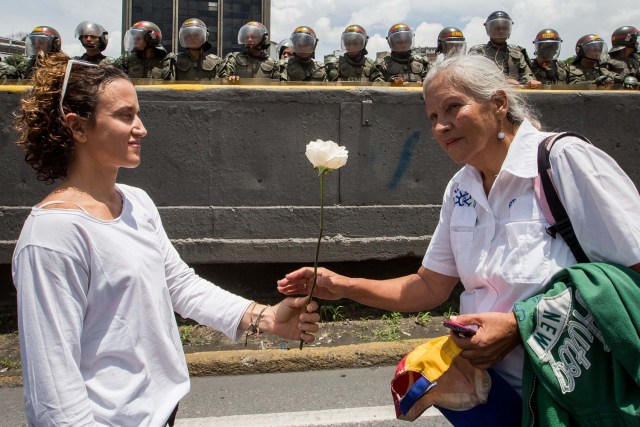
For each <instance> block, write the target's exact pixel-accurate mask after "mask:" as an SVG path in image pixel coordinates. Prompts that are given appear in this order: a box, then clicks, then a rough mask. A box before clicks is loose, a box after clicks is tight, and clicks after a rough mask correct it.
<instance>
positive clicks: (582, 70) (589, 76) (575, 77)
mask: <svg viewBox="0 0 640 427" xmlns="http://www.w3.org/2000/svg"><path fill="white" fill-rule="evenodd" d="M604 77H608V78H609V79H605V78H604ZM616 77H617V74H615V73H612V72H610V71H609V70H607V68H606V67H605V66H604V65H599V64H596V65H595V66H594V67H593V68H587V67H585V66H583V65H581V64H580V61H579V60H578V61H576V62H574V63H573V64H572V65H571V66H570V67H569V84H572V85H575V84H585V85H588V84H597V85H601V84H604V83H605V82H606V81H607V80H610V81H615V79H616Z"/></svg>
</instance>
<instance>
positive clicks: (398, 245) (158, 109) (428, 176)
mask: <svg viewBox="0 0 640 427" xmlns="http://www.w3.org/2000/svg"><path fill="white" fill-rule="evenodd" d="M185 88H189V89H194V87H191V86H188V87H183V88H182V89H183V90H178V89H177V86H170V87H169V86H162V87H155V86H150V87H139V88H138V95H139V98H140V104H141V108H142V113H141V117H142V120H143V122H144V124H145V126H146V127H147V130H148V132H149V134H148V136H147V138H146V139H145V140H144V146H143V162H142V165H141V166H140V167H138V168H137V169H135V170H123V171H122V172H121V175H120V181H121V182H124V183H128V184H132V185H136V186H140V187H142V188H144V189H145V190H146V191H147V192H148V193H149V194H150V195H151V197H152V198H153V199H154V200H155V202H156V204H157V205H158V206H159V207H160V211H161V214H162V218H163V221H164V225H165V228H166V229H167V232H168V234H169V236H170V237H171V239H172V240H173V241H174V243H175V245H176V247H177V248H178V250H179V252H180V253H181V255H182V256H183V258H184V259H185V260H186V261H187V262H189V263H194V264H211V263H226V264H234V263H280V262H282V263H284V262H290V263H298V262H300V263H309V262H312V261H313V257H314V255H315V242H316V239H317V234H318V225H319V209H318V204H319V182H318V178H317V177H316V174H315V172H314V170H313V168H312V166H311V164H310V163H309V162H308V160H307V159H306V157H305V155H304V151H305V145H306V144H307V143H308V142H309V141H310V140H314V139H317V138H320V139H331V140H334V141H336V142H338V143H339V144H340V145H344V146H346V147H347V149H348V150H349V161H348V163H347V165H346V166H345V167H344V168H342V169H340V170H338V171H336V172H334V173H333V174H331V175H329V176H327V177H326V179H325V183H326V184H325V185H326V187H325V188H326V193H325V203H326V206H327V209H326V211H325V236H326V237H325V241H324V242H323V246H322V249H321V254H320V259H321V261H322V262H331V261H343V260H344V261H364V260H374V259H378V260H383V259H384V260H390V259H395V258H403V257H420V256H422V254H423V253H424V251H425V249H426V247H427V245H428V240H429V236H430V235H431V234H432V232H433V230H434V227H435V225H436V223H437V219H438V212H439V205H440V203H441V201H442V194H443V191H444V188H445V186H446V183H447V182H448V180H449V178H450V177H451V176H452V175H453V173H454V172H455V171H456V170H457V169H458V168H459V166H457V165H454V164H452V163H451V162H450V161H449V159H448V157H447V156H446V155H445V154H444V153H443V152H442V150H441V149H440V148H439V147H438V146H437V145H436V143H435V142H434V141H433V139H432V137H431V135H430V125H429V123H428V121H427V120H426V119H425V115H424V106H423V100H422V92H421V90H420V89H419V88H390V87H352V88H347V87H312V86H289V87H279V86H273V87H268V86H264V87H250V86H210V87H205V88H198V89H197V90H184V89H185ZM2 89H3V88H2V87H0V182H2V191H1V192H0V264H6V263H9V262H10V259H11V253H12V251H13V246H14V244H15V240H16V238H17V236H18V234H19V232H20V228H21V226H22V222H23V221H24V218H25V216H26V215H27V213H28V209H29V208H28V207H29V206H31V205H33V204H34V203H36V202H37V201H38V200H39V199H40V198H42V197H43V196H44V195H45V194H46V193H47V192H48V191H50V190H51V188H52V187H51V186H48V185H45V184H43V183H40V182H37V181H36V179H35V174H34V171H32V170H31V169H30V168H29V167H28V166H27V165H26V164H25V162H24V160H23V154H22V152H21V151H20V149H19V148H18V147H17V146H15V144H14V143H13V141H14V139H15V135H14V133H13V131H12V130H11V129H10V127H11V121H12V112H13V111H14V110H15V108H16V107H17V105H18V102H19V98H20V96H21V93H20V91H19V90H14V91H11V90H10V89H8V88H7V89H6V90H5V91H2ZM527 96H528V98H529V99H530V101H531V102H532V103H533V104H534V105H535V106H536V107H537V108H538V110H539V111H540V112H541V115H542V119H543V123H544V124H545V126H546V128H547V129H548V130H573V131H577V132H580V133H583V134H584V135H586V136H587V137H589V138H590V139H591V140H592V142H593V143H594V144H596V145H598V146H600V147H601V148H602V149H604V150H605V151H606V152H608V153H609V154H610V155H612V156H613V157H614V158H615V159H616V160H617V161H618V162H619V163H620V164H621V166H622V167H623V168H624V169H625V170H626V171H627V173H629V175H630V176H631V177H632V179H633V180H634V182H636V184H638V183H640V170H639V168H638V167H637V165H638V164H639V161H640V122H639V121H638V116H639V113H640V93H638V92H635V93H629V92H613V91H585V92H563V91H553V92H551V91H529V92H527Z"/></svg>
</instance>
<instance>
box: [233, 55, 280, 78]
mask: <svg viewBox="0 0 640 427" xmlns="http://www.w3.org/2000/svg"><path fill="white" fill-rule="evenodd" d="M229 76H238V77H240V78H241V79H250V78H255V79H279V78H280V68H279V67H278V63H277V62H276V61H275V60H273V59H271V58H269V56H268V55H266V54H265V55H264V56H262V57H260V58H258V57H255V56H253V55H249V54H248V53H246V52H231V53H230V54H228V55H227V57H226V58H225V62H224V70H223V71H222V77H229Z"/></svg>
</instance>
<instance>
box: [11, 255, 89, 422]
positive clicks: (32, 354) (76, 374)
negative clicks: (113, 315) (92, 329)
mask: <svg viewBox="0 0 640 427" xmlns="http://www.w3.org/2000/svg"><path fill="white" fill-rule="evenodd" d="M13 281H14V283H15V284H16V288H17V291H18V299H19V302H18V309H19V311H20V312H19V313H18V318H19V319H20V325H19V334H20V353H21V355H22V375H23V378H24V396H25V415H26V416H27V419H28V420H29V423H30V425H38V426H49V425H51V426H53V425H73V426H84V425H94V420H93V413H92V410H91V405H90V402H89V398H88V395H87V389H86V387H85V381H84V379H83V377H82V374H81V373H80V352H81V345H80V342H81V335H82V328H83V319H84V315H85V311H86V307H87V298H86V295H87V291H88V283H89V278H88V276H87V272H86V271H85V270H84V269H83V268H82V267H81V265H80V264H79V263H78V262H76V261H75V260H74V259H73V258H72V257H70V256H68V255H66V254H64V253H62V252H58V251H54V250H51V249H47V248H43V247H40V246H35V245H28V246H26V247H24V248H22V249H21V250H20V252H19V253H17V254H16V255H15V257H14V260H13ZM27 356H28V357H27Z"/></svg>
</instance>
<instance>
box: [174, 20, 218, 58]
mask: <svg viewBox="0 0 640 427" xmlns="http://www.w3.org/2000/svg"><path fill="white" fill-rule="evenodd" d="M208 39H209V31H207V26H206V25H205V23H204V22H202V21H201V20H199V19H197V18H191V19H187V20H186V21H184V22H183V23H182V26H181V27H180V31H179V32H178V40H179V41H180V46H182V47H183V48H185V49H204V50H205V51H208V50H210V49H211V43H209V41H208Z"/></svg>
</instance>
